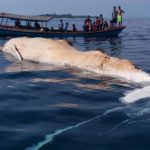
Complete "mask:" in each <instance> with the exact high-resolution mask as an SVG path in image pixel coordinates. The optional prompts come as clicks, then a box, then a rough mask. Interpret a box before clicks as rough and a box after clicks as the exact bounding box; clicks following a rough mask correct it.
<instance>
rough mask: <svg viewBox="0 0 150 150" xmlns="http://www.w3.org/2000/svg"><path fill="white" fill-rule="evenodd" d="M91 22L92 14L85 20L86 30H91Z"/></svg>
mask: <svg viewBox="0 0 150 150" xmlns="http://www.w3.org/2000/svg"><path fill="white" fill-rule="evenodd" d="M91 22H92V21H91V19H90V16H87V18H86V19H85V21H84V31H89V27H90V24H91Z"/></svg>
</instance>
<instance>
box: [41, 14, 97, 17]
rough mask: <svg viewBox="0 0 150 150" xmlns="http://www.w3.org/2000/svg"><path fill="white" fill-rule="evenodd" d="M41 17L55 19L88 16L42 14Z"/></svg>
mask: <svg viewBox="0 0 150 150" xmlns="http://www.w3.org/2000/svg"><path fill="white" fill-rule="evenodd" d="M40 16H52V17H54V18H86V17H87V15H72V14H61V15H59V14H42V15H40ZM90 17H91V18H94V17H96V16H90Z"/></svg>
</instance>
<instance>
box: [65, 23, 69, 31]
mask: <svg viewBox="0 0 150 150" xmlns="http://www.w3.org/2000/svg"><path fill="white" fill-rule="evenodd" d="M68 28H69V23H68V22H66V25H65V29H64V31H68Z"/></svg>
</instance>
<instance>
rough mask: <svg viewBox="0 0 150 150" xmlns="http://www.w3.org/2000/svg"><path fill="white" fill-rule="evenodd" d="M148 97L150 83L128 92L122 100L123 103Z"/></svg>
mask: <svg viewBox="0 0 150 150" xmlns="http://www.w3.org/2000/svg"><path fill="white" fill-rule="evenodd" d="M148 97H150V85H148V86H145V87H144V88H141V89H135V90H133V91H129V92H126V93H125V96H124V97H122V98H120V101H121V102H122V103H126V104H129V103H134V102H137V101H139V100H141V99H144V98H148Z"/></svg>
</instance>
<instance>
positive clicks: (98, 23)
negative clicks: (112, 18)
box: [83, 14, 109, 32]
mask: <svg viewBox="0 0 150 150" xmlns="http://www.w3.org/2000/svg"><path fill="white" fill-rule="evenodd" d="M107 27H109V25H108V23H107V21H106V20H104V18H103V15H102V14H100V17H96V20H95V22H92V20H91V19H90V16H87V18H86V19H85V21H84V25H83V29H84V31H85V32H88V31H98V30H104V29H106V28H107Z"/></svg>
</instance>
